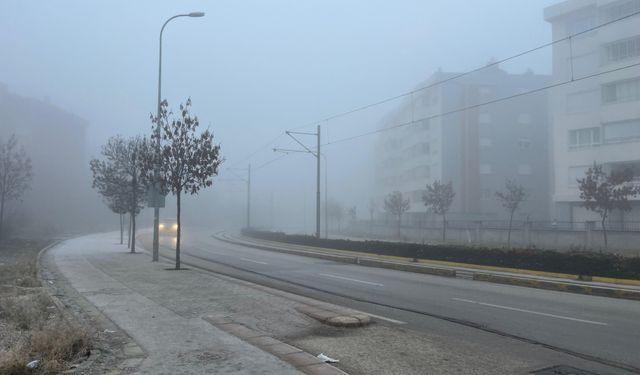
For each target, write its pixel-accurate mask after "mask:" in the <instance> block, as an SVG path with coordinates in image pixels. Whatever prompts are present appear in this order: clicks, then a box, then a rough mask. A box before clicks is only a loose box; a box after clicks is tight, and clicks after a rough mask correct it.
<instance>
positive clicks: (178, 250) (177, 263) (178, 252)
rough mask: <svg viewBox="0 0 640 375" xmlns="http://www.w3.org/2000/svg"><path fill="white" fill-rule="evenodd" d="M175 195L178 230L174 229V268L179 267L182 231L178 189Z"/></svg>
mask: <svg viewBox="0 0 640 375" xmlns="http://www.w3.org/2000/svg"><path fill="white" fill-rule="evenodd" d="M176 196H177V210H176V211H177V216H176V218H177V224H178V230H177V231H176V269H177V270H179V269H180V234H181V232H182V225H180V191H178V193H177V194H176Z"/></svg>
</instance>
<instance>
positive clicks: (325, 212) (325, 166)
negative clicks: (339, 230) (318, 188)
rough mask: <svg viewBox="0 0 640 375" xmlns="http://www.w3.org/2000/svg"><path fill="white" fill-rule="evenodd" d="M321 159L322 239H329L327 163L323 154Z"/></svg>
mask: <svg viewBox="0 0 640 375" xmlns="http://www.w3.org/2000/svg"><path fill="white" fill-rule="evenodd" d="M322 158H323V159H324V238H329V214H328V212H329V211H327V210H328V203H327V200H328V199H329V188H327V175H328V174H329V173H328V171H327V167H328V165H329V164H328V163H327V157H326V156H325V155H324V154H323V155H322Z"/></svg>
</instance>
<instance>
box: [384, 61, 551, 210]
mask: <svg viewBox="0 0 640 375" xmlns="http://www.w3.org/2000/svg"><path fill="white" fill-rule="evenodd" d="M458 76H459V73H454V72H443V71H438V72H436V73H434V74H433V75H432V76H431V77H430V78H429V79H428V80H427V81H426V82H424V83H422V84H420V85H419V87H420V88H422V87H428V86H431V87H429V88H427V89H424V90H419V91H416V92H415V93H414V94H413V95H412V96H410V97H408V98H407V100H405V102H404V103H402V105H400V106H399V107H398V108H397V109H396V110H395V112H393V113H391V114H390V115H389V116H388V117H387V118H386V119H385V120H384V123H383V125H382V128H383V129H384V131H382V132H381V133H380V136H379V138H378V139H377V142H376V145H375V152H374V153H375V155H376V161H375V163H376V164H375V187H376V190H375V195H376V200H377V201H378V202H380V204H382V202H383V200H384V197H385V196H386V195H387V194H388V193H390V192H392V191H396V190H397V191H400V192H402V193H403V194H404V195H405V196H406V197H408V198H409V199H410V203H411V208H410V210H409V212H408V213H407V219H408V220H414V221H416V222H419V221H421V220H424V218H425V212H426V208H425V206H424V203H423V200H422V196H423V194H424V193H425V191H426V185H427V184H431V183H433V181H435V180H440V181H444V182H448V181H452V183H453V187H454V190H455V193H456V196H455V199H454V202H453V205H452V207H451V210H450V213H449V215H448V217H449V218H450V219H451V220H458V219H459V220H486V219H502V218H504V217H505V212H504V209H503V208H502V207H501V206H500V204H499V202H498V201H497V199H496V196H495V192H496V191H498V190H502V189H503V188H504V184H505V181H506V180H507V179H512V180H514V181H516V182H517V183H520V184H522V185H523V186H524V187H525V188H526V189H527V191H528V192H529V198H528V200H527V201H526V202H525V204H524V206H523V208H522V210H520V212H519V215H521V217H522V218H523V219H524V218H530V219H532V220H546V219H547V218H548V207H549V204H548V203H547V202H548V201H549V199H550V197H549V168H548V165H549V159H548V156H549V153H548V123H549V122H548V114H547V105H548V99H547V96H546V93H544V92H538V93H535V94H530V95H526V96H521V97H516V98H513V99H509V100H505V101H501V102H498V103H495V104H486V105H484V103H490V102H491V101H494V100H496V99H501V98H507V97H511V96H513V95H516V94H519V93H525V92H528V91H531V90H534V89H536V88H541V87H544V86H546V85H548V84H549V76H546V75H539V74H534V73H533V72H532V71H527V72H525V73H522V74H511V73H508V72H506V71H504V70H502V69H500V68H499V67H498V66H497V65H492V66H487V67H486V68H485V69H482V70H481V71H479V72H476V73H474V74H470V75H465V76H462V77H458ZM439 82H445V83H442V84H437V83H439ZM399 125H400V126H399ZM427 218H430V219H432V220H437V219H438V218H435V217H433V216H432V215H427Z"/></svg>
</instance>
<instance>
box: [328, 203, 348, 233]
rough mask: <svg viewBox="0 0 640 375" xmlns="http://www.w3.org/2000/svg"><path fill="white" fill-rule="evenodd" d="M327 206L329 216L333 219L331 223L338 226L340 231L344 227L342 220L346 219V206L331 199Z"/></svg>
mask: <svg viewBox="0 0 640 375" xmlns="http://www.w3.org/2000/svg"><path fill="white" fill-rule="evenodd" d="M327 206H328V207H327V211H328V212H327V215H328V216H329V217H330V218H331V221H333V222H334V223H336V224H337V225H338V231H339V230H340V229H341V227H342V219H343V218H344V206H343V205H342V203H340V202H338V201H336V200H334V199H329V203H328V205H327Z"/></svg>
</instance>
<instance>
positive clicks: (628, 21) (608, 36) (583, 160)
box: [544, 0, 640, 221]
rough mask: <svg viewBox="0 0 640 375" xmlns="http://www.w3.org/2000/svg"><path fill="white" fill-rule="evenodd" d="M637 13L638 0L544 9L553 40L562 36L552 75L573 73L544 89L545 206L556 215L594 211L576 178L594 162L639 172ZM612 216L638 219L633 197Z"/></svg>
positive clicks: (592, 0) (579, 217) (587, 215)
mask: <svg viewBox="0 0 640 375" xmlns="http://www.w3.org/2000/svg"><path fill="white" fill-rule="evenodd" d="M636 12H640V0H567V1H563V2H561V3H558V4H556V5H553V6H550V7H548V8H546V9H545V11H544V17H545V20H546V21H547V22H549V23H550V24H551V26H552V29H553V40H561V39H563V38H568V39H567V40H564V41H562V42H560V43H556V44H555V45H554V46H553V74H552V81H553V83H554V84H562V83H563V82H568V81H571V80H573V82H571V83H568V84H563V85H560V86H558V87H557V88H555V89H553V90H552V91H550V93H549V100H550V111H551V113H550V117H551V132H550V142H551V144H550V152H551V160H552V162H553V173H552V192H553V194H552V200H553V203H552V207H551V212H552V216H553V217H555V218H556V219H557V220H561V221H584V220H594V219H597V214H595V213H593V212H588V211H587V210H586V209H584V207H583V205H582V203H581V200H580V197H579V190H578V186H577V185H578V184H577V181H576V179H578V178H581V177H582V176H584V173H585V171H586V170H587V168H589V166H591V165H593V163H594V162H597V163H602V164H604V165H605V167H606V168H607V169H609V170H611V169H614V168H630V169H632V170H634V172H635V175H637V176H638V178H639V179H640V65H637V64H640V16H638V15H633V14H634V13H636ZM603 24H606V25H604V26H602V27H600V28H598V29H595V30H591V29H592V28H593V27H596V26H598V25H603ZM585 31H586V32H585ZM570 36H571V37H570ZM569 37H570V38H569ZM634 64H635V66H633V65H634ZM635 206H638V207H635ZM611 220H613V221H631V220H633V221H638V220H640V204H635V205H634V209H633V210H632V211H631V212H628V213H624V214H623V213H616V214H615V216H613V217H612V218H611Z"/></svg>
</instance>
